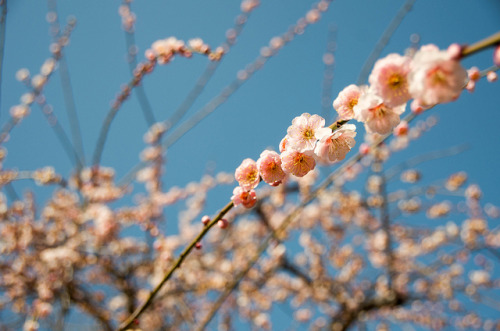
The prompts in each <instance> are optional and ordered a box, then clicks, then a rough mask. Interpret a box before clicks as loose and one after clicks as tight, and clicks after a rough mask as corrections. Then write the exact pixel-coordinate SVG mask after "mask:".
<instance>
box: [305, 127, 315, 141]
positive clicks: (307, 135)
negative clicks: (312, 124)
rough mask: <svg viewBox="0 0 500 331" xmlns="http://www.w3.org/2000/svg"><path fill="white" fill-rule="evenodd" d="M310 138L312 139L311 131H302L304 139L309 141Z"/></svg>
mask: <svg viewBox="0 0 500 331" xmlns="http://www.w3.org/2000/svg"><path fill="white" fill-rule="evenodd" d="M312 137H314V132H313V130H311V129H308V130H306V131H304V138H306V139H311V138H312Z"/></svg>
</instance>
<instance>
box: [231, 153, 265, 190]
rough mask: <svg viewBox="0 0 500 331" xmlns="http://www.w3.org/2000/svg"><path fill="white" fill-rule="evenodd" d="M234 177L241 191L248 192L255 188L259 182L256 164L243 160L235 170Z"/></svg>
mask: <svg viewBox="0 0 500 331" xmlns="http://www.w3.org/2000/svg"><path fill="white" fill-rule="evenodd" d="M234 177H235V178H236V180H237V181H238V183H239V184H240V186H241V187H242V188H243V189H245V190H247V191H250V190H251V189H254V188H256V187H257V185H258V184H259V181H260V177H259V170H258V169H257V163H256V162H255V161H254V160H252V159H245V160H243V162H241V164H240V166H239V167H238V168H236V171H235V173H234Z"/></svg>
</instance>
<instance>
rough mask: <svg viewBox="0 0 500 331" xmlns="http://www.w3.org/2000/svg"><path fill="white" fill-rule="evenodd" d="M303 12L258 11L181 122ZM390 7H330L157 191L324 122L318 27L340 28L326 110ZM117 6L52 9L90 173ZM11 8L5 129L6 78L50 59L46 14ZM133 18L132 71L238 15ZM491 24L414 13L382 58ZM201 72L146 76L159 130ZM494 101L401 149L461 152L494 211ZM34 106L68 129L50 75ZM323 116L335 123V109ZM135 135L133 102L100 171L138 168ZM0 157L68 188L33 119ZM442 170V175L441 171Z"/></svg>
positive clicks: (153, 12) (182, 156)
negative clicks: (146, 58)
mask: <svg viewBox="0 0 500 331" xmlns="http://www.w3.org/2000/svg"><path fill="white" fill-rule="evenodd" d="M311 4H312V3H311V2H306V1H300V2H299V1H297V2H294V3H293V4H290V2H288V1H263V2H262V4H261V6H260V7H259V8H257V9H256V10H255V12H254V13H253V14H252V15H251V17H250V19H249V21H248V23H247V25H246V27H245V29H244V30H243V32H242V35H241V36H240V38H239V40H238V42H237V44H236V45H235V46H234V47H233V49H231V51H230V53H229V54H227V56H226V57H225V58H224V59H223V62H222V63H221V65H220V66H219V69H218V71H217V72H216V75H215V76H214V77H213V79H212V81H211V82H210V84H209V85H208V86H207V88H206V89H205V91H204V93H203V94H202V96H201V97H200V99H199V100H198V101H197V102H196V103H195V105H194V107H193V108H192V109H191V110H190V112H189V113H188V116H189V114H192V113H193V112H194V111H196V110H198V109H199V108H200V107H201V106H203V105H204V104H205V103H206V102H207V101H209V100H210V99H211V98H212V97H213V96H215V95H217V94H218V93H219V92H220V91H221V90H222V88H223V87H224V86H226V85H228V84H229V83H230V82H231V81H232V80H233V79H234V78H235V75H236V72H237V71H238V70H240V69H242V68H244V67H245V65H247V64H248V63H250V62H251V61H253V60H254V59H255V58H256V57H257V55H258V53H259V50H260V48H261V47H262V46H265V45H267V44H268V42H269V40H270V39H271V38H272V37H273V36H276V35H281V34H282V33H284V32H285V31H286V30H287V29H288V27H289V26H290V25H292V24H293V23H295V22H296V20H297V19H298V18H299V17H301V16H302V15H303V14H304V13H305V12H306V11H307V10H309V9H310V7H311ZM400 4H401V2H400V1H377V2H374V1H338V2H335V1H334V2H333V3H332V5H331V7H330V9H329V11H328V12H327V13H325V14H324V15H323V17H322V19H321V21H320V22H319V23H318V24H315V25H312V26H309V27H308V28H307V30H306V31H305V33H304V34H303V35H300V36H298V37H297V38H296V39H295V40H293V41H292V42H291V43H290V44H289V45H287V46H286V47H285V48H284V49H282V50H281V51H280V52H279V53H278V54H277V55H276V56H274V57H273V58H271V59H270V60H269V61H268V62H267V63H266V65H265V67H264V68H263V69H262V70H260V71H259V72H258V73H257V74H255V75H254V76H253V77H252V78H251V79H250V80H249V81H248V82H246V83H245V84H244V85H243V86H242V87H241V88H240V89H239V90H238V91H237V92H236V93H235V94H234V95H233V96H232V97H231V98H230V99H229V100H228V102H226V103H225V104H223V105H222V106H221V107H219V108H218V109H217V110H216V111H215V112H214V113H213V114H212V115H210V116H209V117H208V118H207V119H206V120H205V121H203V122H202V123H201V124H200V125H198V126H197V127H196V128H195V130H193V131H191V132H190V133H189V134H188V135H186V136H185V137H183V138H182V139H181V140H179V141H178V142H177V143H176V144H175V145H174V146H173V147H172V148H171V149H170V150H169V151H168V153H167V157H168V165H167V173H166V180H167V183H168V184H172V185H174V184H175V185H185V184H186V183H187V182H188V181H190V180H196V179H197V178H200V177H201V175H202V173H204V171H205V170H206V168H207V165H209V166H211V165H212V164H214V163H215V168H216V170H217V171H230V172H232V171H233V169H235V167H236V166H238V165H239V163H240V162H241V160H243V159H244V158H246V157H252V158H257V157H258V155H259V154H260V152H261V151H262V150H263V149H264V148H266V147H269V146H271V147H273V148H277V144H278V143H279V141H280V140H281V138H282V137H283V136H284V134H285V133H286V128H287V127H288V126H289V125H290V122H291V120H292V119H293V118H294V117H295V116H298V115H300V114H301V113H303V112H309V113H321V93H322V79H323V70H324V65H323V63H322V60H321V59H322V55H323V53H324V52H325V48H326V42H327V36H328V29H329V27H331V26H335V27H336V28H337V38H336V43H337V51H336V53H335V57H336V66H335V72H334V75H335V78H334V82H333V86H332V95H333V96H334V97H335V96H336V94H337V93H338V92H339V91H340V90H341V89H342V88H343V87H345V86H346V85H348V84H351V83H354V82H355V81H356V80H357V76H358V74H359V71H360V68H361V66H362V64H363V63H364V61H365V60H366V58H367V57H368V55H369V54H370V51H371V50H372V49H373V47H374V46H375V44H376V42H377V40H378V39H379V38H380V36H381V34H382V32H383V31H384V29H385V28H386V27H387V25H388V23H389V22H390V20H391V19H392V18H393V17H394V15H395V14H396V13H397V11H398V10H399V7H400ZM118 5H119V2H117V1H114V2H112V1H106V2H101V1H99V2H96V1H85V2H81V1H64V2H60V3H59V4H58V8H59V13H60V15H59V16H60V19H61V21H62V22H64V21H65V19H66V18H67V17H68V16H69V15H74V16H75V17H76V18H77V26H76V28H75V30H74V32H73V33H72V36H71V42H70V44H69V45H68V47H67V49H66V50H65V55H66V58H67V62H68V65H69V72H70V74H71V82H72V87H73V92H74V95H75V102H76V109H77V112H78V116H79V120H80V126H81V131H82V132H83V141H84V147H85V152H86V158H87V160H89V159H90V155H91V153H92V151H93V148H94V145H95V142H96V139H97V135H98V130H99V128H100V125H101V123H102V120H103V119H104V117H105V114H106V112H107V110H108V108H109V104H110V102H111V100H112V99H113V98H114V96H115V95H116V93H117V92H118V91H119V89H120V86H121V85H122V84H124V83H126V82H128V80H129V69H128V65H127V63H126V60H125V59H126V56H125V36H124V33H123V31H122V30H121V23H120V17H119V15H118ZM8 9H9V16H8V18H7V35H6V45H5V50H6V51H5V58H4V71H3V82H2V100H1V113H0V115H1V117H0V121H2V122H4V121H5V120H6V119H7V117H8V115H7V114H8V111H9V108H10V107H11V106H12V105H14V104H16V103H17V102H18V101H17V100H18V98H19V97H20V96H21V95H22V94H23V93H25V92H26V88H25V87H24V86H23V85H22V84H21V83H19V82H17V81H16V80H15V77H14V76H15V72H16V71H17V70H18V69H20V68H23V67H26V68H28V69H29V70H30V71H31V72H32V73H36V72H37V71H38V70H39V67H40V65H41V64H42V63H43V61H44V60H45V58H47V57H48V56H49V55H50V54H49V51H48V45H49V43H50V36H49V34H48V24H47V23H46V21H45V14H46V12H47V5H46V3H45V2H44V1H36V2H28V1H15V2H10V3H9V8H8ZM132 9H133V11H134V12H135V13H136V15H137V24H136V41H137V45H138V48H139V59H141V58H142V56H143V53H144V50H145V49H146V48H148V47H149V46H150V45H151V44H152V42H154V41H155V40H157V39H161V38H166V37H169V36H176V37H177V38H179V39H183V40H188V39H190V38H193V37H201V38H202V39H203V40H205V41H206V42H207V43H208V44H210V45H214V46H217V45H219V44H221V43H222V42H223V41H224V38H225V37H224V35H225V32H226V30H227V29H228V28H230V27H231V26H232V25H233V21H234V18H235V17H236V15H238V13H239V3H238V2H236V1H232V2H227V1H210V2H207V1H168V2H164V1H149V2H147V3H145V2H142V1H136V2H134V3H133V4H132ZM498 12H500V2H498V1H486V0H480V1H474V2H471V1H465V0H464V1H440V2H435V1H418V2H416V3H415V5H414V7H413V9H412V11H411V12H410V13H409V14H408V15H407V17H406V18H405V19H404V21H403V23H402V24H401V26H400V28H399V29H398V30H397V31H396V33H395V34H394V35H393V37H392V38H391V41H390V42H389V44H388V46H387V47H386V49H385V50H384V51H383V54H384V55H385V54H388V53H390V52H398V53H402V52H404V50H405V48H406V47H407V46H408V45H409V38H410V36H411V35H412V34H418V35H420V37H421V41H422V43H436V44H437V45H438V46H440V47H442V48H444V47H447V45H449V44H450V43H452V42H459V43H471V42H474V41H477V40H479V39H481V38H483V37H485V36H488V35H490V34H492V33H494V32H496V31H497V30H499V29H500V20H498V15H497V13H498ZM206 64H207V59H206V58H204V57H201V56H195V57H193V58H192V59H189V60H187V59H184V58H177V59H176V60H175V61H173V62H172V63H170V64H169V65H168V66H164V67H157V68H156V70H155V72H154V73H153V74H151V75H149V76H148V77H146V79H145V80H144V87H145V89H146V92H147V95H148V97H149V99H150V102H151V104H152V107H153V110H154V114H155V116H156V118H157V119H158V120H163V119H165V118H167V117H168V116H169V114H171V113H172V112H173V110H174V109H176V107H177V106H178V105H179V104H180V103H181V101H182V99H183V98H184V97H185V95H186V94H187V93H188V91H189V89H190V88H191V86H192V85H193V84H194V82H195V81H196V79H197V78H198V76H199V75H200V74H201V72H202V71H203V69H204V68H205V65H206ZM490 64H491V51H489V52H484V53H482V54H479V55H475V56H473V57H472V58H470V59H467V60H466V61H465V65H466V66H471V65H477V66H478V67H479V68H485V67H488V66H489V65H490ZM495 92H498V83H497V84H489V83H487V82H485V81H481V82H480V83H479V84H478V86H477V89H476V92H475V93H474V94H469V93H467V92H466V93H463V95H462V97H461V98H460V100H459V101H458V102H456V103H453V104H448V105H443V106H440V107H437V109H435V110H432V113H433V114H435V115H437V116H438V117H439V118H440V124H439V125H438V127H437V128H436V129H435V130H433V132H431V133H429V134H428V135H427V136H426V137H425V138H424V139H422V141H419V142H418V144H416V145H417V146H414V147H412V153H415V154H417V153H421V152H422V151H425V150H433V149H439V148H443V147H447V146H451V145H457V144H463V143H468V144H469V145H470V150H469V151H468V152H467V153H465V154H464V155H461V156H458V157H455V158H454V160H453V166H454V167H456V168H457V170H467V171H469V172H470V174H471V180H473V181H477V182H478V183H483V184H485V186H484V190H485V192H486V193H487V196H490V197H491V199H493V200H494V199H498V197H497V194H496V193H498V190H497V189H496V188H497V187H498V186H499V185H500V177H499V176H496V175H495V174H493V172H492V169H495V168H497V167H498V165H499V162H500V159H499V157H498V155H499V148H500V147H499V146H498V144H496V143H494V142H495V141H498V140H499V139H498V138H499V133H498V132H497V130H496V124H495V123H497V120H498V116H500V115H499V112H498V111H497V110H498V103H497V102H494V97H493V96H494V95H495ZM45 94H46V96H47V101H48V103H50V104H52V105H53V107H54V110H55V114H56V115H57V116H58V118H59V120H60V121H61V123H62V124H63V126H64V127H66V128H68V124H67V123H68V121H67V116H66V113H65V108H64V102H63V99H62V93H61V83H60V79H59V75H58V73H56V74H55V75H54V76H53V78H52V79H51V82H50V84H49V85H48V86H47V88H46V90H45ZM331 111H332V113H331V116H333V109H331ZM146 129H147V126H146V123H145V122H144V120H143V118H142V115H141V113H140V109H139V104H138V102H137V99H136V98H135V96H133V97H132V98H131V99H130V100H128V101H127V102H126V103H125V105H124V106H123V107H122V109H121V110H120V112H119V113H118V116H117V118H116V120H115V122H114V123H113V125H112V128H111V132H110V135H109V139H108V142H107V144H106V147H105V150H104V157H103V164H104V165H106V166H114V167H116V170H117V174H118V177H120V175H123V174H125V173H126V172H127V171H128V169H129V168H130V167H131V166H132V165H133V164H135V163H137V161H138V154H139V152H140V150H141V149H142V148H143V147H144V144H143V142H142V135H143V133H144V132H145V131H146ZM6 146H7V148H8V150H9V157H8V158H7V161H6V166H7V167H9V166H12V167H18V168H19V169H26V170H28V169H35V168H38V167H42V166H45V165H49V164H51V165H53V166H55V168H56V170H57V171H58V172H60V173H62V174H63V175H65V176H67V175H68V174H69V172H70V169H71V163H70V160H69V159H68V158H67V157H66V156H65V154H64V153H62V152H61V148H60V145H59V143H58V142H57V140H56V139H55V135H54V134H53V132H51V129H50V128H49V126H48V124H47V123H46V121H45V119H44V118H43V116H42V115H41V113H40V111H39V109H37V108H36V107H34V108H33V110H32V114H31V115H30V117H29V118H27V119H26V120H25V121H23V122H22V123H21V124H20V125H19V127H18V128H16V129H15V130H14V131H13V133H12V136H11V140H10V141H9V142H8V143H7V144H6ZM443 163H444V164H446V162H443ZM442 170H444V172H445V173H446V172H448V171H449V169H448V168H447V167H445V168H443V169H442ZM436 171H437V169H436ZM497 202H498V200H497Z"/></svg>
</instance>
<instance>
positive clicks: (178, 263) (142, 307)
mask: <svg viewBox="0 0 500 331" xmlns="http://www.w3.org/2000/svg"><path fill="white" fill-rule="evenodd" d="M233 207H234V204H233V202H230V203H228V204H227V205H226V206H225V207H224V208H223V209H222V210H221V211H220V212H219V213H218V214H217V216H215V217H214V219H213V220H211V221H210V222H209V223H208V224H207V225H206V226H205V227H204V228H203V230H202V231H201V232H200V233H199V234H198V235H197V236H196V237H195V238H194V239H193V240H192V241H191V243H190V244H189V245H188V246H187V247H186V248H184V250H183V251H182V253H181V255H180V256H179V257H178V258H177V260H176V261H175V263H174V264H173V265H172V267H170V269H169V271H168V272H167V273H166V274H165V276H164V277H163V279H162V280H161V281H160V283H158V285H156V286H155V288H154V289H153V290H152V291H151V292H150V293H149V296H148V298H147V299H146V301H144V303H142V305H140V306H139V307H138V308H137V309H136V310H135V311H134V313H133V314H132V315H130V316H129V317H128V318H127V319H126V320H125V321H124V322H123V323H122V324H120V326H119V327H118V330H120V331H124V330H126V329H128V327H129V326H130V325H132V323H134V321H135V320H136V319H137V318H138V317H139V316H140V315H141V314H142V313H143V312H144V311H145V310H146V308H148V307H149V306H150V305H151V303H152V302H153V299H154V298H155V296H156V295H157V294H158V292H159V291H160V290H161V288H162V287H163V285H164V284H165V283H166V282H167V281H168V280H169V279H170V278H171V277H172V275H173V273H174V271H175V270H176V269H177V268H180V267H181V264H182V262H183V261H184V259H185V258H186V257H187V256H188V255H189V253H190V252H191V251H192V250H193V248H194V247H195V246H196V243H198V242H200V241H201V239H203V237H204V236H205V234H207V233H208V231H209V230H210V229H211V228H212V227H213V226H214V225H215V224H217V222H218V221H219V220H220V219H221V218H222V217H224V215H226V214H227V212H228V211H230V210H231V209H232V208H233Z"/></svg>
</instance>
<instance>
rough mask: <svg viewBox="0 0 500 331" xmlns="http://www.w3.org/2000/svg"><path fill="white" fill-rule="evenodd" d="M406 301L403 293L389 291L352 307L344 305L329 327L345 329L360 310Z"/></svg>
mask: <svg viewBox="0 0 500 331" xmlns="http://www.w3.org/2000/svg"><path fill="white" fill-rule="evenodd" d="M408 301H409V298H408V297H407V296H405V295H404V294H401V293H397V292H391V293H390V294H389V295H388V296H386V297H374V298H370V299H366V300H365V301H363V302H361V303H360V304H359V306H357V307H355V308H354V309H349V308H347V307H345V306H344V307H343V309H341V310H340V311H339V312H338V313H337V314H336V315H335V316H334V317H333V319H332V322H331V324H330V328H331V330H333V331H345V330H347V329H348V328H349V327H350V326H351V325H352V324H353V322H355V321H356V319H357V318H358V316H359V314H361V313H362V312H369V311H371V310H377V309H380V308H384V307H397V306H402V305H404V304H405V303H407V302H408Z"/></svg>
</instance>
